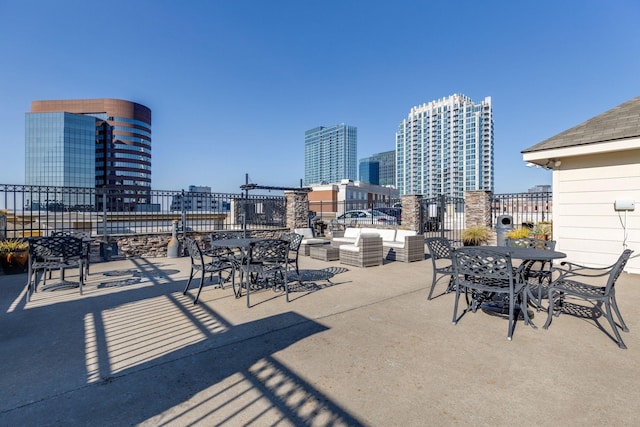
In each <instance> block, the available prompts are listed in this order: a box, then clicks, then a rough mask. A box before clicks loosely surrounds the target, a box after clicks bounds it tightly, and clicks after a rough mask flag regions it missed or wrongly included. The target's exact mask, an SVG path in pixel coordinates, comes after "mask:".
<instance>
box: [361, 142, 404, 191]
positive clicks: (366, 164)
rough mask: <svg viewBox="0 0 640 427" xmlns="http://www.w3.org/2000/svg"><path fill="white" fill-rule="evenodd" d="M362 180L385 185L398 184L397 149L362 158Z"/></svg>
mask: <svg viewBox="0 0 640 427" xmlns="http://www.w3.org/2000/svg"><path fill="white" fill-rule="evenodd" d="M360 181H362V182H368V183H370V184H375V185H382V186H385V187H388V186H393V187H395V185H396V152H395V150H391V151H385V152H383V153H378V154H374V155H372V156H371V157H365V158H363V159H360Z"/></svg>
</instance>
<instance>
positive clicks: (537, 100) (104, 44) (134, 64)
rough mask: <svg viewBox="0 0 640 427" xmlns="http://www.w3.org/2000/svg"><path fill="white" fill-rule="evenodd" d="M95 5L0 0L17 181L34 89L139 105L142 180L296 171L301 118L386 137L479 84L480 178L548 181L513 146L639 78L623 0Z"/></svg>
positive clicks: (289, 181)
mask: <svg viewBox="0 0 640 427" xmlns="http://www.w3.org/2000/svg"><path fill="white" fill-rule="evenodd" d="M34 3H35V5H36V6H37V7H34ZM109 10H113V11H118V19H115V20H110V21H109V31H108V32H105V31H104V26H102V25H97V22H96V19H100V18H99V17H100V14H96V6H95V4H92V3H91V2H86V3H78V2H72V1H68V0H61V1H59V2H55V3H49V2H34V1H25V2H23V1H16V0H6V1H2V2H0V16H3V17H4V18H5V19H4V20H3V21H2V25H1V26H0V47H1V48H2V52H3V63H4V64H5V67H2V70H0V93H1V94H2V97H1V98H0V129H2V133H1V134H0V145H1V146H2V147H3V149H4V153H5V154H4V155H3V160H4V161H3V163H2V167H1V168H0V183H6V184H20V183H22V182H23V179H24V176H25V160H24V157H25V147H24V141H25V113H26V112H28V111H29V105H30V103H31V101H33V100H38V99H93V98H116V99H127V100H131V101H133V102H136V103H140V104H143V105H146V106H148V107H149V108H150V109H151V110H153V112H154V127H153V136H152V137H153V175H152V183H151V185H152V188H154V189H180V188H185V189H186V188H187V187H188V186H189V185H191V184H194V183H197V184H201V185H206V186H210V187H211V188H212V189H213V191H220V192H237V191H238V190H239V187H240V186H241V185H243V184H244V183H245V182H244V179H245V174H248V175H249V179H250V181H251V182H253V183H258V184H263V185H274V186H296V185H298V184H299V182H300V180H301V179H303V177H304V132H305V130H307V129H311V128H313V127H316V126H320V125H322V124H328V125H330V124H335V123H349V124H350V125H353V126H355V127H357V129H358V156H359V157H360V158H362V157H368V156H370V155H372V154H373V153H380V152H385V151H389V150H392V149H394V148H395V132H396V130H397V124H398V123H399V122H400V121H401V120H402V119H403V118H404V117H406V112H407V111H408V110H409V109H410V108H412V107H413V106H416V105H421V104H423V103H425V102H429V101H430V100H433V99H439V98H441V97H444V96H448V95H450V94H452V93H464V94H465V95H467V96H469V97H470V98H471V99H475V100H478V99H482V98H484V97H485V96H491V98H492V102H493V110H494V122H495V191H496V192H500V193H504V192H520V191H526V190H527V189H528V188H530V187H533V186H535V185H545V184H550V183H551V173H550V172H548V171H545V170H542V169H536V168H527V167H526V165H525V162H523V161H522V154H521V151H522V150H524V149H526V148H528V147H530V146H532V145H535V144H537V143H538V142H540V141H543V140H545V139H547V138H550V137H552V136H554V135H556V134H557V133H559V132H562V131H564V130H565V129H568V128H570V127H573V126H575V125H576V124H579V123H581V122H583V121H585V120H587V119H589V118H591V117H594V116H596V115H598V114H600V113H602V112H604V111H606V110H608V109H610V108H612V107H614V106H616V105H619V104H621V103H623V102H625V101H627V100H629V99H631V98H633V97H635V96H637V95H638V94H639V92H640V81H639V80H638V79H637V75H639V74H640V58H639V57H638V55H635V54H633V53H634V52H636V51H637V46H638V45H639V44H640V43H639V42H640V31H638V30H637V29H636V25H635V17H636V16H638V15H640V4H638V2H636V1H631V0H614V1H610V2H589V3H586V4H585V3H584V2H578V1H567V2H561V3H558V2H552V1H542V2H537V3H536V4H534V5H532V4H524V3H518V2H511V3H507V4H504V3H503V2H495V3H492V2H490V3H487V4H485V3H477V2H465V1H463V2H455V3H450V2H441V3H431V2H421V1H409V2H405V3H403V4H402V5H401V6H400V5H397V4H392V3H389V2H383V1H369V2H366V3H365V2H361V1H349V2H341V1H333V0H329V1H327V2H323V3H322V4H319V3H300V2H296V1H280V2H276V3H264V2H260V1H247V0H239V1H237V2H204V1H193V2H189V3H188V4H187V6H185V5H182V4H177V3H171V2H167V3H161V2H155V1H148V0H141V1H136V2H126V1H120V0H116V1H114V2H112V3H110V4H109ZM409 11H410V12H409ZM168 28H171V29H172V30H171V31H168V30H167V29H168Z"/></svg>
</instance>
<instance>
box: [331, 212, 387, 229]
mask: <svg viewBox="0 0 640 427" xmlns="http://www.w3.org/2000/svg"><path fill="white" fill-rule="evenodd" d="M336 222H337V223H338V224H344V225H347V226H349V225H355V224H363V225H366V224H369V225H376V224H377V225H398V222H397V221H396V218H395V217H393V216H391V215H387V214H385V213H382V212H380V211H378V210H375V209H361V210H352V211H347V212H345V213H343V214H342V215H339V216H338V217H337V218H336Z"/></svg>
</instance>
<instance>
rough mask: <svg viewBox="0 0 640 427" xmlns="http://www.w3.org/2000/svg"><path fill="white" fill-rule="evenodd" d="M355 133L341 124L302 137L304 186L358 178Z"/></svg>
mask: <svg viewBox="0 0 640 427" xmlns="http://www.w3.org/2000/svg"><path fill="white" fill-rule="evenodd" d="M357 155H358V132H357V128H356V127H355V126H348V125H345V124H340V125H335V126H330V127H324V126H319V127H316V128H313V129H310V130H308V131H306V132H305V133H304V184H305V185H314V184H323V183H332V182H340V181H341V180H343V179H350V180H353V181H356V180H357V178H358V160H357Z"/></svg>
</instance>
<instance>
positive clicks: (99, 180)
mask: <svg viewBox="0 0 640 427" xmlns="http://www.w3.org/2000/svg"><path fill="white" fill-rule="evenodd" d="M26 129H27V130H26V137H25V139H26V141H25V142H26V144H25V145H26V180H25V181H26V184H31V185H62V186H70V187H94V186H95V187H96V188H100V189H105V190H106V191H107V194H111V193H113V194H116V193H121V194H126V195H127V196H126V197H123V196H122V195H118V196H113V197H109V196H108V197H107V199H106V200H107V204H108V206H107V208H108V209H109V210H125V211H132V210H136V206H137V205H139V204H147V203H149V192H150V190H151V110H150V109H149V108H147V107H145V106H144V105H141V104H137V103H134V102H130V101H124V100H118V99H109V98H102V99H85V100H62V101H34V102H32V104H31V112H30V113H27V118H26ZM96 204H97V205H98V207H100V206H101V205H102V201H101V200H98V201H96Z"/></svg>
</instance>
